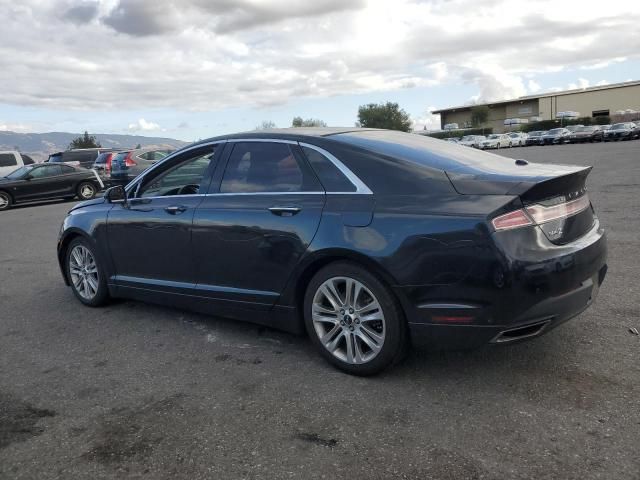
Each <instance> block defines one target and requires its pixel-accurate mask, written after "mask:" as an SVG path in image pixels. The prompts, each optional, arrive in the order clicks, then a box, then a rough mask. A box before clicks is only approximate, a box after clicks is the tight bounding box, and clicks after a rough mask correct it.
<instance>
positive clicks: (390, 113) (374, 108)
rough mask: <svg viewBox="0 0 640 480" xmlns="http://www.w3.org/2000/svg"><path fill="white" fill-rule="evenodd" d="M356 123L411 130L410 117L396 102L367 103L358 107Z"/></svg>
mask: <svg viewBox="0 0 640 480" xmlns="http://www.w3.org/2000/svg"><path fill="white" fill-rule="evenodd" d="M358 125H360V126H361V127H363V128H387V129H389V130H401V131H403V132H408V131H410V130H411V118H409V114H407V112H405V111H404V110H402V109H401V108H400V106H399V105H398V104H397V103H393V102H387V103H380V104H376V103H369V104H367V105H361V106H360V107H359V108H358Z"/></svg>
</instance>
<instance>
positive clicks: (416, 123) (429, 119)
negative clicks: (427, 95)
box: [411, 106, 440, 130]
mask: <svg viewBox="0 0 640 480" xmlns="http://www.w3.org/2000/svg"><path fill="white" fill-rule="evenodd" d="M432 110H437V108H436V107H433V106H431V107H428V108H427V109H426V111H425V112H424V113H422V115H420V116H419V117H416V118H412V122H413V123H412V125H411V127H412V128H413V130H440V115H439V114H433V113H431V111H432Z"/></svg>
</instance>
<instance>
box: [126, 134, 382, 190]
mask: <svg viewBox="0 0 640 480" xmlns="http://www.w3.org/2000/svg"><path fill="white" fill-rule="evenodd" d="M238 142H263V143H265V142H267V143H285V144H289V145H299V146H301V147H307V148H311V149H312V150H315V151H317V152H318V153H320V154H321V155H323V156H324V157H325V158H327V159H328V160H329V161H330V162H331V163H333V164H334V165H335V166H336V168H338V170H340V172H341V173H342V174H343V175H344V176H345V177H347V179H348V180H349V182H351V184H352V185H353V186H354V187H356V191H355V192H330V191H327V192H224V193H221V192H219V193H200V194H193V195H169V196H168V197H167V196H158V197H141V198H146V199H157V198H169V197H171V198H181V197H194V196H206V197H208V196H230V195H312V194H315V195H317V194H328V195H373V192H372V191H371V189H370V188H369V187H367V185H366V184H365V183H364V182H363V181H362V180H360V178H359V177H358V176H357V175H356V174H355V173H353V172H352V171H351V170H350V169H349V168H348V167H347V166H346V165H345V164H344V163H342V162H341V161H340V160H338V159H337V158H336V157H335V155H333V154H331V153H329V152H327V151H326V150H325V149H324V148H321V147H318V146H316V145H313V144H310V143H305V142H296V141H293V140H285V139H279V138H230V139H225V140H216V141H214V142H207V143H200V144H197V145H191V146H188V147H184V148H183V149H180V150H176V151H175V152H173V153H171V154H169V155H168V156H167V157H165V158H163V159H162V160H160V161H158V162H157V163H155V164H153V165H152V166H150V167H149V168H148V169H147V170H146V171H145V172H143V173H142V174H141V175H140V176H139V177H137V178H134V179H133V180H132V181H131V182H129V183H128V184H127V185H126V186H125V187H124V188H125V192H126V194H127V195H128V194H129V189H130V188H131V187H133V186H134V185H135V184H136V183H138V182H140V181H142V180H143V179H144V178H145V177H146V176H147V175H149V174H151V173H152V172H153V171H154V170H155V169H156V168H158V167H160V166H161V165H163V164H164V163H165V162H168V161H171V160H172V159H173V158H175V157H176V156H178V155H182V154H183V153H186V152H189V151H191V150H195V149H198V148H204V147H208V146H212V145H218V144H221V143H238Z"/></svg>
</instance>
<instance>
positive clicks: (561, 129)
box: [547, 128, 564, 135]
mask: <svg viewBox="0 0 640 480" xmlns="http://www.w3.org/2000/svg"><path fill="white" fill-rule="evenodd" d="M563 130H564V128H553V129H551V130H549V131H548V132H547V134H549V135H555V134H557V133H562V132H563Z"/></svg>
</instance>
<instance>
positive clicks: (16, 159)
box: [0, 150, 35, 178]
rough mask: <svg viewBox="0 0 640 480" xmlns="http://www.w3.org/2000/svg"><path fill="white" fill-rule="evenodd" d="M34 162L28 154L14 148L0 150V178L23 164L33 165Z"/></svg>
mask: <svg viewBox="0 0 640 480" xmlns="http://www.w3.org/2000/svg"><path fill="white" fill-rule="evenodd" d="M34 163H35V162H34V161H33V159H32V158H31V157H30V156H29V155H25V154H23V153H20V152H18V151H15V150H8V151H4V152H0V178H1V177H3V176H5V175H8V174H10V173H11V172H13V171H14V170H16V169H18V168H19V167H22V166H24V165H33V164H34Z"/></svg>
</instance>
